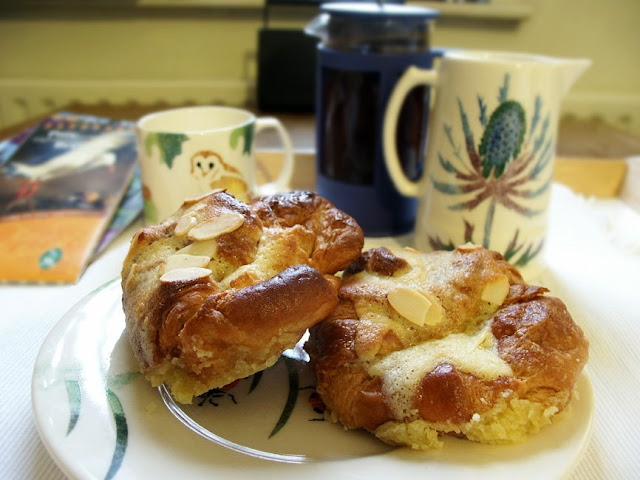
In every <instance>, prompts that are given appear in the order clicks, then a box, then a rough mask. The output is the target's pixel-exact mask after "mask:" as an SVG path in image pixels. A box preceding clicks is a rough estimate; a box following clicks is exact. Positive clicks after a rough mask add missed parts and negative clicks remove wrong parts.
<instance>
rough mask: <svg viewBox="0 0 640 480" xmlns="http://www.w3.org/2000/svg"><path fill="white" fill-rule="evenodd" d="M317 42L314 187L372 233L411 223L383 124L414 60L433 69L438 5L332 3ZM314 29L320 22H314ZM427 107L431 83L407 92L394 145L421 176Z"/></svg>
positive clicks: (410, 206) (411, 203)
mask: <svg viewBox="0 0 640 480" xmlns="http://www.w3.org/2000/svg"><path fill="white" fill-rule="evenodd" d="M322 12H323V13H322V15H325V16H324V18H322V15H321V17H319V19H317V20H316V22H317V23H320V22H324V23H323V25H322V27H323V31H322V32H321V38H322V43H321V44H320V45H319V47H318V72H317V75H318V77H317V80H318V81H317V82H316V84H317V97H316V121H317V127H316V129H317V131H316V133H317V143H316V146H317V185H316V187H317V190H318V193H319V194H320V195H322V196H325V197H327V198H328V199H329V200H331V201H332V202H333V203H334V204H335V205H336V206H338V207H339V208H341V209H342V210H344V211H346V212H347V213H349V214H350V215H352V216H353V217H354V218H355V219H356V220H357V221H358V223H360V225H361V226H362V228H363V230H364V231H365V234H366V235H368V236H387V235H398V234H402V233H406V232H408V231H410V230H411V229H412V228H413V224H414V221H415V215H416V201H415V199H413V198H408V197H405V196H402V195H401V194H400V193H399V192H397V191H396V189H395V188H394V186H393V184H392V182H391V180H390V178H389V175H388V173H387V170H386V167H385V164H384V158H383V150H382V124H383V117H384V114H385V109H386V104H387V100H388V98H389V95H390V93H391V91H392V89H393V87H394V86H395V84H396V82H397V81H398V79H399V77H400V76H401V75H402V74H403V73H404V71H405V70H406V69H407V68H408V67H409V66H412V65H415V66H420V67H424V68H428V67H429V66H431V64H432V55H431V52H430V49H429V43H428V24H429V21H430V20H432V19H433V18H434V17H435V16H436V15H437V14H436V12H434V11H433V10H428V9H423V8H417V7H405V6H401V5H384V6H378V5H375V4H328V5H325V6H323V7H322ZM315 27H316V32H315V33H317V30H318V28H317V27H318V25H317V24H316V25H315ZM428 109H429V92H428V90H427V88H426V87H419V88H416V89H415V90H414V91H412V92H411V94H410V95H409V96H408V97H407V99H406V101H405V102H404V105H403V107H402V111H401V115H400V119H399V122H398V128H397V135H396V144H397V147H398V152H399V153H400V158H401V161H402V164H403V168H404V171H405V173H406V174H407V176H409V177H411V178H415V179H417V178H419V177H420V175H421V173H422V168H423V162H424V157H425V140H426V129H427V118H428Z"/></svg>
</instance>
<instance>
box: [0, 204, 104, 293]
mask: <svg viewBox="0 0 640 480" xmlns="http://www.w3.org/2000/svg"><path fill="white" fill-rule="evenodd" d="M104 222H105V218H104V216H103V213H102V212H99V211H98V212H95V213H92V214H87V213H86V212H83V213H82V214H78V213H77V212H75V211H59V212H56V213H52V214H49V215H47V216H41V215H38V216H32V217H30V216H27V215H20V216H12V217H5V218H4V219H2V221H0V245H2V248H3V250H4V253H3V255H2V256H3V258H2V261H0V281H4V282H21V283H22V282H38V283H55V282H64V283H68V282H75V281H77V279H78V278H79V277H80V275H81V274H82V272H83V271H84V268H85V262H86V261H87V260H86V259H88V258H89V257H90V253H91V252H90V251H88V250H91V249H92V248H93V247H94V246H95V241H96V239H95V237H96V235H100V232H101V230H102V229H101V224H104Z"/></svg>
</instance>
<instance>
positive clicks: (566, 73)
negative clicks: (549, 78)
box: [557, 58, 591, 96]
mask: <svg viewBox="0 0 640 480" xmlns="http://www.w3.org/2000/svg"><path fill="white" fill-rule="evenodd" d="M557 61H558V76H559V81H558V84H559V85H560V88H561V90H562V96H564V95H566V94H567V93H568V92H569V90H570V89H571V87H572V86H573V84H574V83H575V82H576V80H578V78H580V76H582V74H583V73H584V72H585V71H586V70H587V69H588V68H589V67H590V66H591V60H589V59H588V58H561V59H558V60H557Z"/></svg>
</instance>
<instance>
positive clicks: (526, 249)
mask: <svg viewBox="0 0 640 480" xmlns="http://www.w3.org/2000/svg"><path fill="white" fill-rule="evenodd" d="M509 79H510V77H509V75H508V74H506V75H505V76H504V83H503V85H502V86H501V87H500V88H499V91H498V106H497V107H496V109H495V110H493V112H492V113H491V115H490V116H489V117H488V118H487V104H486V103H485V100H484V98H483V97H481V96H478V98H477V102H478V121H479V122H480V124H481V125H482V127H483V128H484V131H483V134H482V138H481V139H480V143H479V144H478V145H477V144H476V142H475V139H474V137H473V132H472V130H471V126H470V119H469V116H468V115H467V111H466V110H465V107H464V105H463V104H462V101H461V100H460V99H459V98H458V110H459V112H460V120H461V124H462V133H463V135H464V153H466V158H465V157H464V155H463V151H462V150H463V149H462V148H461V147H460V145H459V144H457V143H456V140H455V138H454V132H453V129H452V127H451V125H447V124H445V125H444V130H445V134H446V136H447V139H448V142H449V146H450V147H451V148H450V149H448V152H445V153H443V152H442V151H439V152H438V161H439V164H440V167H441V168H442V169H443V170H444V171H445V172H447V173H448V174H452V175H453V176H454V178H455V179H456V182H455V183H454V182H443V181H438V180H436V179H435V178H433V177H432V178H431V181H432V182H433V185H434V187H435V189H436V190H438V191H439V192H441V193H443V194H445V195H450V196H451V197H453V198H454V199H455V201H454V203H452V204H451V205H449V207H448V208H449V209H450V210H455V211H461V210H469V211H471V210H474V209H475V208H477V207H478V206H479V205H481V204H484V203H485V202H488V207H487V213H486V216H485V219H484V225H483V231H482V245H483V246H484V247H485V248H490V246H491V234H492V228H493V220H494V215H495V211H496V206H497V205H501V206H502V207H504V208H506V209H509V210H511V211H513V212H516V213H517V214H519V215H522V216H524V217H527V218H531V217H535V216H536V215H540V214H542V213H543V211H542V210H541V209H537V208H534V207H533V206H531V202H532V201H533V200H535V199H536V198H538V197H541V196H542V195H543V194H545V192H547V190H548V189H549V187H550V185H551V180H552V174H551V171H550V169H547V168H546V167H547V166H549V165H550V163H551V162H552V160H553V156H554V151H555V148H554V141H553V138H550V136H549V135H548V130H549V123H550V117H549V114H547V115H546V116H545V118H544V120H543V121H542V122H541V121H540V120H541V113H542V112H541V111H542V108H543V102H542V98H541V97H540V96H539V95H538V96H537V97H536V100H535V105H534V112H533V115H532V116H531V119H530V123H529V127H528V130H527V115H526V111H525V109H524V107H523V106H522V105H521V104H520V103H519V102H518V101H516V100H512V99H509V98H508V95H509ZM447 155H449V156H447ZM451 155H452V156H453V157H451ZM452 159H453V161H452ZM533 182H536V187H535V188H534V189H532V188H530V185H531V184H532V183H533ZM474 232H475V225H473V224H471V223H469V222H468V221H466V220H465V221H464V237H465V238H464V241H465V242H473V243H477V242H475V241H474V238H473V236H474ZM519 234H520V232H519V230H518V229H517V228H515V230H514V232H513V236H512V239H511V241H510V243H509V245H508V246H507V248H506V250H505V251H504V252H502V253H503V255H504V257H505V258H506V259H507V260H509V261H511V262H512V263H513V264H515V265H517V266H523V265H526V264H527V263H528V262H529V261H530V260H531V259H532V258H534V257H535V256H536V255H538V254H539V253H540V251H541V249H542V244H543V241H542V240H541V241H540V242H539V243H537V244H534V243H529V244H525V243H522V242H520V241H519V238H518V237H519ZM429 242H430V244H431V246H432V247H433V248H435V249H453V248H454V247H455V245H454V243H453V242H452V241H449V242H448V243H445V242H443V241H442V240H441V239H440V238H439V237H429Z"/></svg>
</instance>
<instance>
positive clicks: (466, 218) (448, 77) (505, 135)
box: [383, 50, 590, 278]
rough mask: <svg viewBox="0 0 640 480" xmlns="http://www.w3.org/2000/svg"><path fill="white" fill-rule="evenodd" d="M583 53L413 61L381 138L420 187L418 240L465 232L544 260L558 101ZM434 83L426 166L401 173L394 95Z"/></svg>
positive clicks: (530, 270)
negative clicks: (415, 174)
mask: <svg viewBox="0 0 640 480" xmlns="http://www.w3.org/2000/svg"><path fill="white" fill-rule="evenodd" d="M589 65H590V61H589V60H586V59H561V58H551V57H546V56H539V55H531V54H524V53H508V52H491V51H470V50H457V51H448V52H445V53H444V55H443V57H442V59H441V61H440V63H439V66H438V68H437V69H419V68H410V69H409V70H408V71H407V72H406V73H405V74H404V75H403V77H402V78H401V80H400V81H399V82H398V84H397V86H396V88H395V90H394V92H393V93H392V96H391V99H390V101H389V104H388V109H387V113H388V114H387V115H386V119H385V125H384V129H383V143H384V152H385V161H386V163H387V168H388V170H389V173H390V176H391V178H392V180H393V182H394V184H395V185H396V187H397V189H398V190H399V191H400V192H402V194H404V195H406V196H409V197H418V198H419V206H418V213H417V218H416V222H415V232H414V234H415V237H414V238H415V240H414V242H415V247H416V248H418V249H420V250H425V251H428V250H434V249H436V250H437V249H453V248H454V247H455V246H457V245H460V244H464V243H467V242H471V243H473V244H477V245H482V246H484V247H486V248H490V249H492V250H496V251H498V252H500V253H501V254H503V255H504V257H505V258H506V259H507V260H508V261H510V262H511V263H512V264H514V265H515V266H517V267H518V268H519V269H520V270H521V272H522V273H523V275H524V276H525V277H526V278H534V277H536V276H538V275H539V274H540V273H541V270H542V268H543V266H544V264H543V261H542V252H543V249H544V243H545V232H546V223H547V222H546V220H547V207H548V203H549V194H550V186H551V182H552V175H553V162H554V157H555V151H556V135H557V127H558V119H559V111H560V105H561V101H562V99H563V97H564V96H565V95H566V93H567V92H568V90H569V89H570V87H571V85H572V84H573V83H574V81H575V80H576V79H577V78H578V77H579V76H580V75H581V74H582V73H583V72H584V71H585V70H586V69H587V68H588V66H589ZM425 84H426V85H430V86H432V87H435V103H434V110H433V118H432V120H431V122H430V124H429V132H428V137H427V157H426V167H425V174H424V175H423V176H422V177H421V179H419V180H418V181H414V180H411V179H409V178H407V176H406V175H405V174H404V173H403V170H402V168H401V165H400V162H399V160H398V155H397V152H396V147H395V145H394V142H393V139H394V138H395V137H396V132H395V129H396V128H397V127H396V125H397V123H396V122H395V121H394V118H395V117H397V115H398V111H399V109H400V105H401V104H402V101H403V99H404V97H405V96H406V95H407V92H409V91H410V90H411V89H413V88H415V87H416V86H418V85H425Z"/></svg>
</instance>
